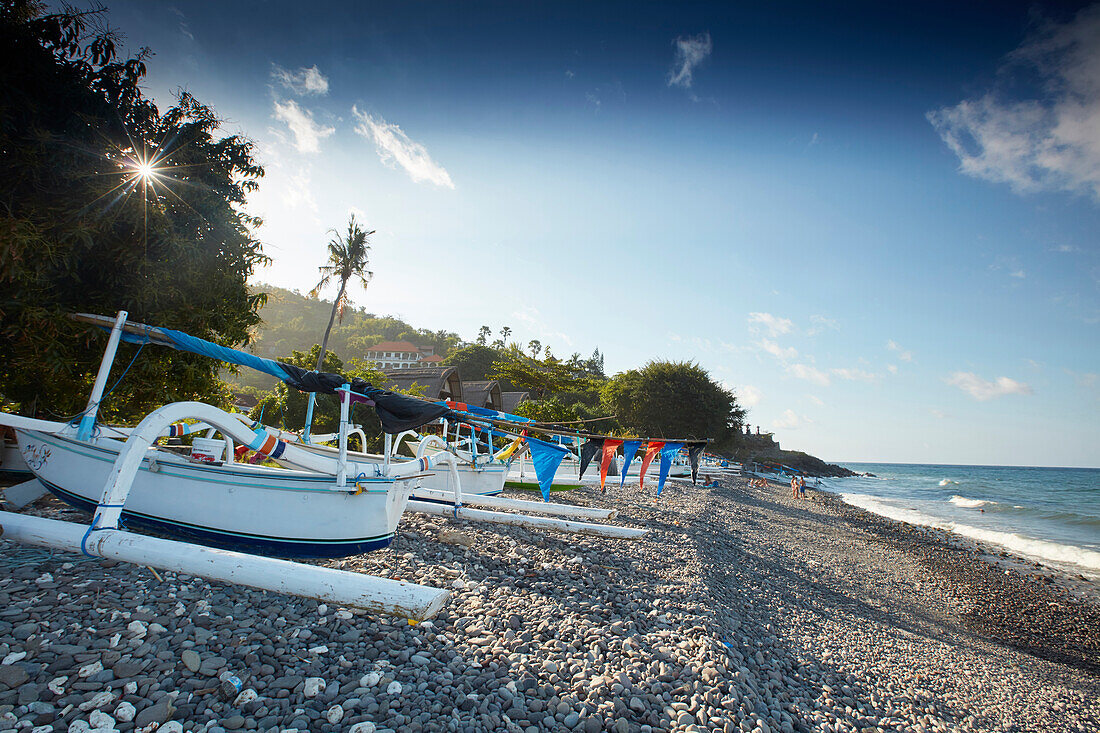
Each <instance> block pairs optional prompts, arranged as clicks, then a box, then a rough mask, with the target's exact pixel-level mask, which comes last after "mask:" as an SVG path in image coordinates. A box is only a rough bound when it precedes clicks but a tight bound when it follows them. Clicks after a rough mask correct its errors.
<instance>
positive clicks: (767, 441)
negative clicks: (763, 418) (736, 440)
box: [741, 425, 780, 452]
mask: <svg viewBox="0 0 1100 733" xmlns="http://www.w3.org/2000/svg"><path fill="white" fill-rule="evenodd" d="M749 427H750V426H748V425H746V426H745V434H744V435H742V436H741V438H742V441H743V444H744V445H745V446H746V447H748V448H749V449H750V450H752V451H754V452H761V451H777V450H780V448H779V441H777V440H776V439H775V434H774V433H762V432H760V426H759V425H757V426H756V433H755V434H753V433H752V431H751V430H749Z"/></svg>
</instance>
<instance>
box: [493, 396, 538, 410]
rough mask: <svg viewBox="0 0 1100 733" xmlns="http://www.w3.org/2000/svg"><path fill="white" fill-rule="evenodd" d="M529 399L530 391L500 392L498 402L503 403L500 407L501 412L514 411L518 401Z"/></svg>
mask: <svg viewBox="0 0 1100 733" xmlns="http://www.w3.org/2000/svg"><path fill="white" fill-rule="evenodd" d="M529 399H531V393H530V392H501V393H500V403H501V405H503V407H501V408H500V409H501V412H515V411H516V408H517V407H519V403H521V402H526V401H527V400H529Z"/></svg>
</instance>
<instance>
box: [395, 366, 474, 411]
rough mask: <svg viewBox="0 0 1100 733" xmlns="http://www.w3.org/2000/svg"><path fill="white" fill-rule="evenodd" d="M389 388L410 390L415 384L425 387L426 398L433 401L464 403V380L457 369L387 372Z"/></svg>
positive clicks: (428, 368)
mask: <svg viewBox="0 0 1100 733" xmlns="http://www.w3.org/2000/svg"><path fill="white" fill-rule="evenodd" d="M385 375H386V377H387V378H388V379H389V384H388V386H389V387H391V388H392V387H396V388H398V389H408V388H409V387H411V386H413V384H419V385H421V386H422V387H424V396H425V397H427V398H429V399H433V400H455V401H457V402H462V401H463V399H462V378H461V377H459V375H458V369H456V368H455V367H424V368H419V369H395V370H393V371H387V372H385Z"/></svg>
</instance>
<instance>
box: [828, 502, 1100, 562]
mask: <svg viewBox="0 0 1100 733" xmlns="http://www.w3.org/2000/svg"><path fill="white" fill-rule="evenodd" d="M840 498H841V499H843V500H844V502H845V503H847V504H851V505H852V506H856V507H859V508H860V509H866V510H867V511H869V512H872V513H874V514H878V515H880V516H883V517H887V518H888V519H894V520H897V521H899V522H905V523H907V524H915V525H919V526H925V527H937V528H939V529H945V530H947V531H949V532H954V533H955V534H958V535H962V536H963V537H968V538H970V539H973V540H979V541H981V542H988V543H990V544H995V545H1000V546H1001V547H1004V548H1006V549H1008V550H1011V551H1013V552H1015V553H1018V554H1020V555H1026V556H1028V557H1032V558H1034V559H1036V560H1039V561H1040V562H1043V561H1045V562H1047V563H1052V562H1053V563H1060V564H1070V565H1076V566H1078V567H1082V568H1087V569H1088V570H1090V571H1092V572H1100V552H1097V551H1095V550H1090V549H1087V548H1084V547H1078V546H1076V545H1064V544H1061V543H1059V542H1052V541H1050V540H1040V539H1036V538H1034V537H1026V536H1024V535H1021V534H1017V533H1016V532H1002V531H999V530H995V529H985V528H982V527H974V526H972V525H969V524H963V523H961V522H951V521H947V520H943V519H938V518H936V517H933V516H930V515H928V514H925V513H924V512H920V511H917V510H916V509H907V508H905V507H900V506H897V505H895V504H889V503H887V502H884V501H882V500H880V499H878V498H876V497H874V496H868V495H866V494H841V495H840Z"/></svg>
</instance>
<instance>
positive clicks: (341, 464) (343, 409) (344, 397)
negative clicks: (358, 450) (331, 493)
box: [336, 384, 351, 486]
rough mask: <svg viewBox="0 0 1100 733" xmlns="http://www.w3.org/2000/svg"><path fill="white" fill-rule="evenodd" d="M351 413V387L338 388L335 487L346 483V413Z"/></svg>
mask: <svg viewBox="0 0 1100 733" xmlns="http://www.w3.org/2000/svg"><path fill="white" fill-rule="evenodd" d="M350 411H351V385H350V384H345V385H344V386H343V387H341V388H340V435H339V441H340V442H339V444H338V446H339V447H338V451H339V453H338V454H337V457H336V485H337V486H347V483H348V413H349V412H350Z"/></svg>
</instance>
